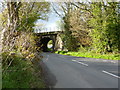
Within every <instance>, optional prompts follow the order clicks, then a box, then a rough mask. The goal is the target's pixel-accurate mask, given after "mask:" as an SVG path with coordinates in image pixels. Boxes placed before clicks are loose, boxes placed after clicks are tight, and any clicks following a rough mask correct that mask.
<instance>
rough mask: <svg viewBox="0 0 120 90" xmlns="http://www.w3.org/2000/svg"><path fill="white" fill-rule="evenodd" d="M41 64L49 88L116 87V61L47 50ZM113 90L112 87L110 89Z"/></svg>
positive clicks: (117, 75) (117, 76) (117, 77)
mask: <svg viewBox="0 0 120 90" xmlns="http://www.w3.org/2000/svg"><path fill="white" fill-rule="evenodd" d="M42 55H43V56H44V58H43V60H42V62H41V65H42V68H43V70H44V75H45V81H46V82H47V84H48V85H49V87H51V88H118V79H119V78H120V76H119V73H118V61H117V60H104V59H92V58H84V57H74V56H67V55H59V54H54V53H49V52H44V53H42ZM112 90H114V89H112Z"/></svg>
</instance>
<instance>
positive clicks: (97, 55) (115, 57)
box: [55, 51, 120, 60]
mask: <svg viewBox="0 0 120 90" xmlns="http://www.w3.org/2000/svg"><path fill="white" fill-rule="evenodd" d="M55 53H58V54H62V55H70V56H77V57H88V58H101V59H109V60H120V55H119V54H100V53H92V52H65V51H56V52H55Z"/></svg>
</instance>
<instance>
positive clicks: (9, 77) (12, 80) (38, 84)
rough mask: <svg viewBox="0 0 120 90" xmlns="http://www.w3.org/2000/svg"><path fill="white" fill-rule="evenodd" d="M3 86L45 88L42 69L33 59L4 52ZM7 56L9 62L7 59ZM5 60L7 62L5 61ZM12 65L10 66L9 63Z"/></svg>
mask: <svg viewBox="0 0 120 90" xmlns="http://www.w3.org/2000/svg"><path fill="white" fill-rule="evenodd" d="M2 57H3V64H2V69H3V71H2V88H45V87H46V85H45V84H44V81H43V79H42V76H41V75H40V73H41V71H40V69H38V68H37V66H36V65H33V64H31V61H28V60H24V58H22V57H19V56H9V55H8V54H5V53H4V54H3V55H2ZM6 57H7V62H6V61H5V60H6V59H5V58H6ZM4 62H5V63H4ZM10 63H11V65H10V66H9V64H10Z"/></svg>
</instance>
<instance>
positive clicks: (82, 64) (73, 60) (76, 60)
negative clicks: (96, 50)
mask: <svg viewBox="0 0 120 90" xmlns="http://www.w3.org/2000/svg"><path fill="white" fill-rule="evenodd" d="M72 61H74V62H77V63H80V64H82V65H84V66H87V67H88V64H85V63H82V62H79V61H77V60H72Z"/></svg>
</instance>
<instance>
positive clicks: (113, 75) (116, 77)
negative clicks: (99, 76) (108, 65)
mask: <svg viewBox="0 0 120 90" xmlns="http://www.w3.org/2000/svg"><path fill="white" fill-rule="evenodd" d="M102 72H103V73H106V74H109V75H111V76H113V77H116V78H120V77H119V76H117V75H114V74H112V73H109V72H107V71H104V70H103V71H102Z"/></svg>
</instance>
